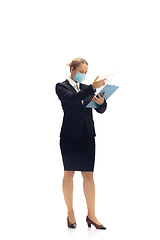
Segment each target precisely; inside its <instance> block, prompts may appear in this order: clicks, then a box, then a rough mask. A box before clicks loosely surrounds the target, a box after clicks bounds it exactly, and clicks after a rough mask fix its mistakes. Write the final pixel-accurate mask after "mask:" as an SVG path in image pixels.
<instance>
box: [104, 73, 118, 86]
mask: <svg viewBox="0 0 160 240" xmlns="http://www.w3.org/2000/svg"><path fill="white" fill-rule="evenodd" d="M119 72H120V71H117V72H115V73H112V74H107V75H104V76H103V77H104V78H107V79H106V80H105V81H104V82H105V83H107V84H113V81H112V79H113V78H114V76H115V75H117V73H119Z"/></svg>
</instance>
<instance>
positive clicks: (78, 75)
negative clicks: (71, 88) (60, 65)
mask: <svg viewBox="0 0 160 240" xmlns="http://www.w3.org/2000/svg"><path fill="white" fill-rule="evenodd" d="M85 77H86V74H84V73H79V72H76V76H73V78H74V80H75V81H76V82H79V83H81V82H83V81H84V80H85Z"/></svg>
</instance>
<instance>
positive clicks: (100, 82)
mask: <svg viewBox="0 0 160 240" xmlns="http://www.w3.org/2000/svg"><path fill="white" fill-rule="evenodd" d="M98 78H99V76H98V77H97V78H96V79H95V80H94V81H93V83H92V87H93V89H94V90H95V89H97V88H100V87H102V86H103V85H105V82H104V81H105V80H106V79H107V78H104V79H102V80H98V81H97V79H98Z"/></svg>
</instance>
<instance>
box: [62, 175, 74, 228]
mask: <svg viewBox="0 0 160 240" xmlns="http://www.w3.org/2000/svg"><path fill="white" fill-rule="evenodd" d="M73 176H74V172H73V171H64V177H63V183H62V188H63V195H64V200H65V203H66V205H67V209H68V217H69V221H70V223H71V224H72V223H75V217H74V211H73Z"/></svg>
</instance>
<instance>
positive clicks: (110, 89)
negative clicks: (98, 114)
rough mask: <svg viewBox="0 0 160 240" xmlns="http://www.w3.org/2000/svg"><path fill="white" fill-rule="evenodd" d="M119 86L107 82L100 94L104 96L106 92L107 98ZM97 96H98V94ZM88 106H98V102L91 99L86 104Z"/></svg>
mask: <svg viewBox="0 0 160 240" xmlns="http://www.w3.org/2000/svg"><path fill="white" fill-rule="evenodd" d="M118 88H119V87H118V86H115V85H109V84H107V85H106V86H105V87H104V88H103V89H102V90H101V91H100V92H99V94H100V95H101V96H102V95H103V93H104V92H105V93H106V94H105V99H106V100H107V99H108V98H109V97H110V96H111V95H112V94H113V93H114V92H115V91H116V90H117V89H118ZM96 97H97V96H96ZM86 107H87V108H98V104H97V103H95V102H94V101H90V102H89V104H88V105H87V106H86Z"/></svg>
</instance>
